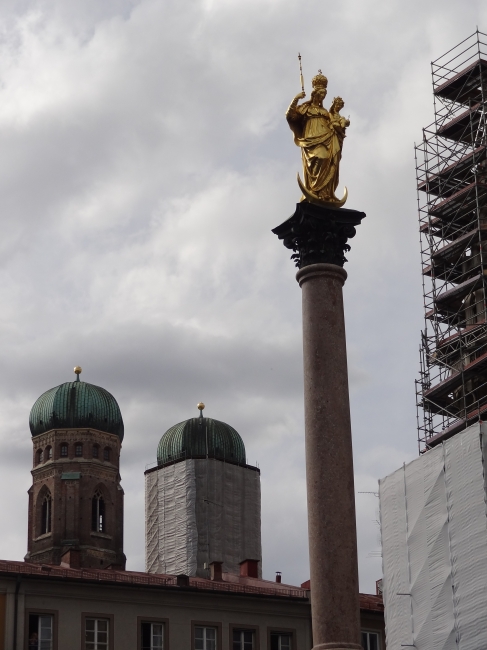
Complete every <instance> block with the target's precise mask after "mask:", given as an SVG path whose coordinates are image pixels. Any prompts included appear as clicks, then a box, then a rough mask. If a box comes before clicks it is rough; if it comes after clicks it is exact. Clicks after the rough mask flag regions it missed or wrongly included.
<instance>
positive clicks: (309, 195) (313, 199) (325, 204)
mask: <svg viewBox="0 0 487 650" xmlns="http://www.w3.org/2000/svg"><path fill="white" fill-rule="evenodd" d="M298 185H299V188H300V190H301V192H302V193H303V196H304V198H305V199H307V200H308V201H309V202H310V203H314V204H315V205H320V206H321V207H322V208H341V207H342V205H345V202H346V200H347V199H348V190H347V188H346V187H345V189H344V191H343V197H342V198H341V199H340V200H337V201H333V202H331V201H322V200H321V199H320V198H319V197H318V196H316V194H315V193H314V192H311V190H308V189H307V187H306V186H305V184H304V183H303V181H302V180H301V176H300V175H299V172H298Z"/></svg>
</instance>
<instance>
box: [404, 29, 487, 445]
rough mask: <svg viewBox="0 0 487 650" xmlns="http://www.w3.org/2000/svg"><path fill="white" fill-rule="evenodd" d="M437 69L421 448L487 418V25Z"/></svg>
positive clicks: (425, 192) (425, 234)
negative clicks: (486, 30) (484, 30)
mask: <svg viewBox="0 0 487 650" xmlns="http://www.w3.org/2000/svg"><path fill="white" fill-rule="evenodd" d="M431 70H432V81H433V101H434V113H435V119H434V121H433V122H432V124H430V125H429V126H427V127H425V128H424V129H423V139H422V142H421V143H420V144H418V145H417V146H416V147H415V151H416V177H417V190H418V211H419V230H420V239H421V264H422V277H423V296H424V311H425V325H424V331H423V332H422V335H421V346H420V377H419V379H418V380H417V381H416V394H417V400H416V403H417V414H418V443H419V450H420V452H421V453H422V452H424V451H426V450H427V449H429V448H431V447H434V446H435V445H436V444H439V443H440V442H442V441H443V440H445V439H447V438H449V437H451V436H453V435H455V433H457V432H458V431H461V430H463V429H464V428H466V427H467V426H469V425H470V424H472V422H475V421H478V420H487V299H486V298H487V296H486V289H487V129H486V125H487V121H486V109H487V35H486V34H483V33H482V32H479V31H476V32H475V33H474V34H472V36H470V37H469V38H467V39H465V40H464V41H462V42H461V43H460V44H459V45H457V46H456V47H454V48H452V49H451V50H450V51H449V52H447V53H446V54H444V55H443V56H442V57H440V58H439V59H437V60H436V61H433V62H432V64H431Z"/></svg>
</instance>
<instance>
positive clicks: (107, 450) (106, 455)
mask: <svg viewBox="0 0 487 650" xmlns="http://www.w3.org/2000/svg"><path fill="white" fill-rule="evenodd" d="M103 460H110V447H105V449H104V450H103Z"/></svg>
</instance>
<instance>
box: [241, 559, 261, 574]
mask: <svg viewBox="0 0 487 650" xmlns="http://www.w3.org/2000/svg"><path fill="white" fill-rule="evenodd" d="M240 576H241V577H242V578H258V577H259V560H244V561H243V562H240Z"/></svg>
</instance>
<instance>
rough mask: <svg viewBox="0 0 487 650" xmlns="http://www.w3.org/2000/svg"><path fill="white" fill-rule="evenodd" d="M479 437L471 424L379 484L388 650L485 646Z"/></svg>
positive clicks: (486, 541) (486, 544) (486, 561)
mask: <svg viewBox="0 0 487 650" xmlns="http://www.w3.org/2000/svg"><path fill="white" fill-rule="evenodd" d="M482 437H483V436H482ZM479 440H480V425H474V426H472V427H469V428H468V429H466V430H465V431H464V432H462V433H460V434H458V435H456V436H454V437H453V438H451V439H450V440H447V441H446V442H445V443H443V444H442V445H439V446H438V447H435V448H433V449H431V450H430V451H428V452H426V453H425V454H423V455H422V456H421V457H419V458H417V459H416V460H414V461H413V462H411V463H409V464H408V465H405V466H404V467H402V468H401V469H400V470H397V471H396V472H394V474H391V475H390V476H387V477H386V478H385V479H383V480H382V481H380V484H379V493H380V515H381V534H382V555H383V573H384V577H383V589H384V602H385V618H386V636H387V647H388V649H389V650H396V649H397V650H399V649H400V648H401V647H408V646H413V647H415V648H417V649H418V650H480V649H484V648H487V520H486V508H485V497H486V492H485V486H484V477H483V474H484V472H483V454H482V450H481V446H480V442H479Z"/></svg>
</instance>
